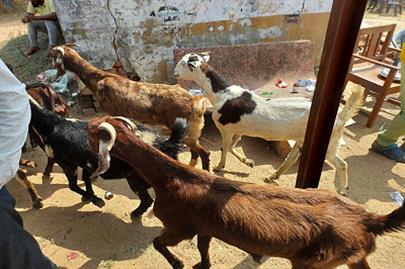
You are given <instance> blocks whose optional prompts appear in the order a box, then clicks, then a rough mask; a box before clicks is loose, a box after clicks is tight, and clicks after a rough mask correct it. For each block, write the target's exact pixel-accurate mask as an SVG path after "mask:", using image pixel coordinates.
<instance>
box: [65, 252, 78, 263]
mask: <svg viewBox="0 0 405 269" xmlns="http://www.w3.org/2000/svg"><path fill="white" fill-rule="evenodd" d="M77 257H79V253H77V252H70V253H69V254H68V255H67V259H68V260H69V261H71V260H74V259H76V258H77Z"/></svg>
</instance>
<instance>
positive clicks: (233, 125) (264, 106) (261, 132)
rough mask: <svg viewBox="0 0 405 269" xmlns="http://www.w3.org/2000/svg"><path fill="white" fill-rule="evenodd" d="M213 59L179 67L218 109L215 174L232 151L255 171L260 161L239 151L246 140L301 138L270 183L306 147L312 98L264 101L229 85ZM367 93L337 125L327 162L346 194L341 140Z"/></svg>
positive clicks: (186, 60)
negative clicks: (219, 144) (219, 143)
mask: <svg viewBox="0 0 405 269" xmlns="http://www.w3.org/2000/svg"><path fill="white" fill-rule="evenodd" d="M208 60H209V56H204V57H202V56H200V55H198V54H195V53H189V54H187V55H185V56H184V57H183V58H182V59H181V60H180V61H179V63H178V64H177V65H176V67H175V69H174V74H175V76H176V77H177V78H179V79H184V80H193V81H195V82H196V83H197V84H199V85H200V86H201V87H202V89H203V91H204V93H205V94H206V96H207V97H208V99H209V100H210V102H211V103H212V105H213V114H212V119H213V120H214V123H215V125H216V126H217V128H218V130H219V132H220V133H221V136H222V147H221V150H222V154H221V161H220V162H219V164H218V166H217V167H216V168H215V170H217V171H218V170H221V169H223V168H224V167H225V163H226V156H227V153H228V151H230V152H231V153H232V154H233V155H234V156H235V157H236V158H238V159H239V161H241V162H242V163H244V164H246V165H248V166H250V167H253V166H254V161H253V160H250V159H247V158H246V157H245V156H244V155H243V154H241V153H239V152H237V151H236V150H235V145H236V144H237V143H238V142H239V141H240V139H241V138H242V136H244V135H247V136H252V137H260V138H263V139H266V140H279V141H280V140H295V141H296V144H295V145H294V147H293V148H292V150H291V152H290V153H289V155H288V156H287V158H286V159H285V160H284V162H283V164H282V165H281V166H280V167H279V168H278V169H277V170H276V171H275V172H274V173H273V174H272V175H271V176H269V177H266V178H265V180H264V181H265V182H270V181H272V180H275V179H277V178H279V177H280V175H282V174H283V173H284V172H285V171H287V170H288V169H289V168H290V167H291V166H292V165H293V164H294V163H295V162H296V161H297V160H298V158H299V156H300V150H301V148H302V145H303V143H304V138H305V131H306V128H307V121H308V117H309V112H310V109H311V100H309V99H307V98H277V99H270V100H269V99H267V98H263V97H261V96H259V95H257V94H255V93H254V92H253V91H250V90H247V89H244V88H242V87H239V86H236V85H232V86H231V85H229V84H228V82H226V81H225V79H223V78H222V77H221V76H220V75H219V74H218V73H217V72H216V71H215V70H214V69H213V68H212V67H211V66H209V65H208V63H207V62H208ZM362 96H363V94H362V91H361V90H356V91H354V92H353V94H352V96H351V97H350V98H349V100H348V102H347V103H346V105H345V107H344V108H343V110H342V111H341V112H340V113H339V114H338V116H337V119H336V121H335V126H334V129H333V133H332V137H331V141H330V143H329V149H328V153H327V155H326V160H327V161H329V162H330V163H331V164H332V165H333V166H334V167H335V168H336V176H335V184H336V185H337V190H338V192H339V193H341V194H345V193H346V189H347V188H348V178H347V163H346V162H345V161H344V160H343V159H342V158H341V157H339V155H338V146H339V140H340V138H341V137H342V136H343V128H344V125H345V123H346V122H347V121H348V120H349V119H350V118H351V117H353V116H354V115H355V113H357V111H358V109H359V108H360V106H361V104H362V101H363V98H362Z"/></svg>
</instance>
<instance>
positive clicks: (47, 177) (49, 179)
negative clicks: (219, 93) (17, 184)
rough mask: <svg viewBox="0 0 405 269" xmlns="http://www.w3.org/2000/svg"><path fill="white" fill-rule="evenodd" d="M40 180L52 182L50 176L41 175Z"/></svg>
mask: <svg viewBox="0 0 405 269" xmlns="http://www.w3.org/2000/svg"><path fill="white" fill-rule="evenodd" d="M42 180H48V181H52V180H53V177H51V175H46V174H43V175H42Z"/></svg>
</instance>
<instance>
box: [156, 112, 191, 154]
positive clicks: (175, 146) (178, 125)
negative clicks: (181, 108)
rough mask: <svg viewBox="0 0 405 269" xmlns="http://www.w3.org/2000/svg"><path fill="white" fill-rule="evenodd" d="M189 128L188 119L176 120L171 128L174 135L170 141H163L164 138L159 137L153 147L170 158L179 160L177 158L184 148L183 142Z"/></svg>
mask: <svg viewBox="0 0 405 269" xmlns="http://www.w3.org/2000/svg"><path fill="white" fill-rule="evenodd" d="M187 128H188V124H187V121H186V119H183V118H176V120H175V121H174V124H173V126H172V128H171V131H172V133H171V135H170V137H169V139H167V140H163V139H162V138H160V137H157V138H156V139H155V141H154V143H153V146H154V147H155V148H157V149H158V150H160V151H162V152H163V153H165V154H166V155H168V156H169V157H171V158H173V159H178V158H177V156H178V153H179V152H180V149H181V147H182V141H183V139H184V137H185V134H186V131H187Z"/></svg>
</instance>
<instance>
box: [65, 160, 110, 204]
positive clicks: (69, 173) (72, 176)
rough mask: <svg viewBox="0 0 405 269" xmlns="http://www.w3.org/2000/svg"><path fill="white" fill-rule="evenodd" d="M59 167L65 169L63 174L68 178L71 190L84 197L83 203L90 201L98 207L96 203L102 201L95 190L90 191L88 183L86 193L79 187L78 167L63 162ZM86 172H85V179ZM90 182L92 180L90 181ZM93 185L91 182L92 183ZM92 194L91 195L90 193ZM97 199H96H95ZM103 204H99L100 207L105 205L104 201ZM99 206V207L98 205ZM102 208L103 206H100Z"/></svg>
mask: <svg viewBox="0 0 405 269" xmlns="http://www.w3.org/2000/svg"><path fill="white" fill-rule="evenodd" d="M59 166H60V167H61V168H62V169H63V172H64V173H65V175H66V177H67V178H68V181H69V189H70V190H71V191H73V192H75V193H78V194H80V195H81V196H82V201H86V200H87V201H90V202H92V203H93V204H95V205H97V204H96V203H97V202H99V200H101V199H100V198H98V197H96V196H95V195H94V193H93V189H92V188H90V190H88V189H87V184H88V183H87V182H86V181H85V183H86V191H84V190H82V189H81V188H80V187H79V185H77V167H74V168H73V167H72V166H69V165H67V164H64V163H62V162H59ZM84 171H86V170H83V178H84ZM88 181H90V180H88ZM90 184H91V182H90ZM89 192H90V193H89ZM95 198H96V199H95ZM101 202H102V203H99V204H100V205H101V204H103V205H104V201H103V200H101ZM97 206H99V205H97ZM99 207H102V206H99Z"/></svg>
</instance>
